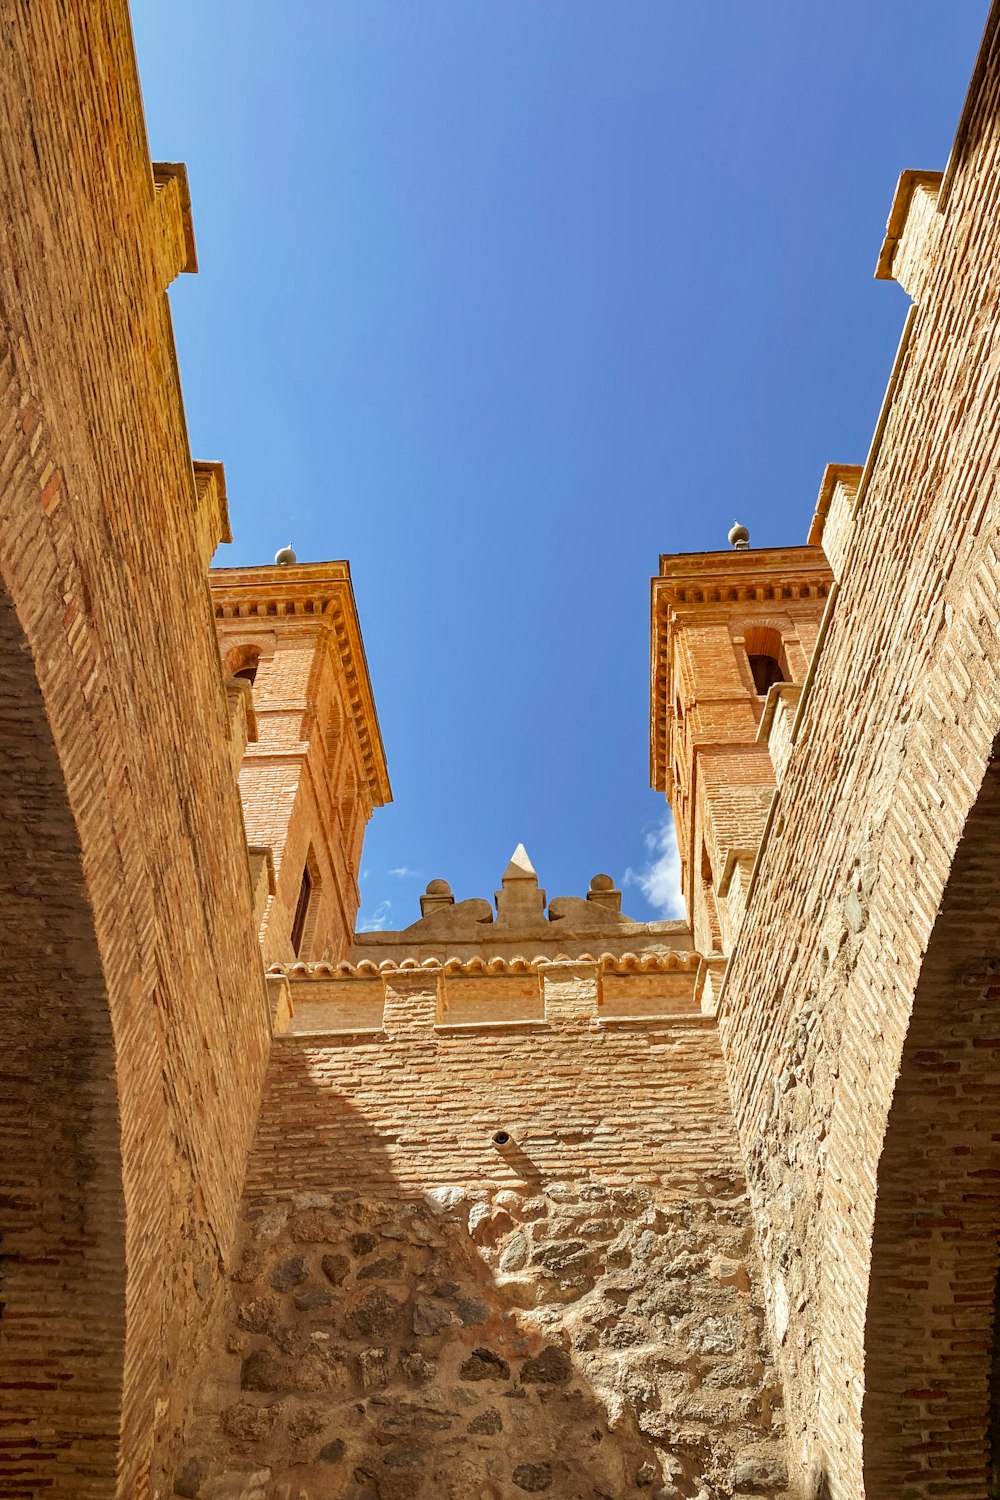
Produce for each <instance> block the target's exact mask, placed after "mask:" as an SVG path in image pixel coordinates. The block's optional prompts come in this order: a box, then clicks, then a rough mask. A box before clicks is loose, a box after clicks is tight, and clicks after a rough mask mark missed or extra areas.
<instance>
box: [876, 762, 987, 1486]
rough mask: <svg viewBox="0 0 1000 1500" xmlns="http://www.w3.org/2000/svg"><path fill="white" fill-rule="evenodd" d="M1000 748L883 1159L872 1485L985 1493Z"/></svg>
mask: <svg viewBox="0 0 1000 1500" xmlns="http://www.w3.org/2000/svg"><path fill="white" fill-rule="evenodd" d="M997 749H998V747H997V746H995V747H994V756H993V759H992V761H991V763H990V766H989V769H988V770H987V773H986V777H985V779H984V782H983V785H982V789H981V791H980V794H979V797H978V800H977V802H976V804H975V806H974V808H973V810H972V812H971V813H970V815H969V818H968V820H967V822H966V825H965V829H964V831H963V836H962V840H961V843H960V844H959V848H958V851H957V854H956V857H955V863H954V865H953V868H952V872H951V876H950V879H949V882H948V886H947V888H946V891H945V894H944V898H943V900H942V903H941V907H940V911H939V915H938V918H937V922H936V924H935V927H934V931H933V934H932V936H931V940H930V943H929V944H928V948H927V953H926V957H925V959H924V963H923V967H922V970H921V976H920V981H919V983H918V986H917V990H916V993H915V996H914V1004H913V1015H912V1020H911V1023H910V1027H909V1031H908V1034H907V1038H906V1042H905V1045H904V1048H903V1055H902V1059H901V1063H900V1072H899V1078H898V1081H897V1084H896V1089H895V1093H894V1097H893V1103H892V1108H891V1110H890V1114H889V1121H888V1128H887V1131H886V1137H885V1143H884V1146H883V1150H882V1156H881V1160H880V1163H879V1170H878V1184H877V1198H876V1209H875V1224H874V1237H873V1247H872V1267H871V1282H870V1291H869V1298H868V1314H867V1321H866V1329H865V1397H864V1405H863V1413H862V1416H863V1430H864V1458H865V1494H866V1500H882V1497H886V1500H888V1497H889V1496H893V1497H896V1496H899V1495H901V1494H903V1495H906V1496H907V1497H913V1500H918V1497H924V1496H927V1497H930V1496H931V1495H934V1496H938V1497H940V1496H947V1495H949V1494H952V1493H953V1494H955V1495H956V1496H958V1495H963V1496H964V1495H969V1494H972V1493H977V1494H985V1493H986V1492H987V1482H986V1475H987V1468H988V1462H989V1455H988V1451H987V1450H988V1427H989V1406H990V1365H991V1346H992V1338H993V1331H992V1324H993V1316H994V1285H995V1280H996V1273H997V1237H998V1233H1000V1077H998V1069H997V1059H998V1049H1000V931H998V928H997V923H996V912H997V910H998V908H1000V760H998V758H997V753H996V751H997ZM970 1486H971V1487H970Z"/></svg>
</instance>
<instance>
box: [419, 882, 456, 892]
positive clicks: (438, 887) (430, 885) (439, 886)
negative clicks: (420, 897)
mask: <svg viewBox="0 0 1000 1500" xmlns="http://www.w3.org/2000/svg"><path fill="white" fill-rule="evenodd" d="M424 894H425V895H427V896H450V895H451V886H450V885H449V884H448V882H447V880H428V882H427V890H426V891H425V893H424Z"/></svg>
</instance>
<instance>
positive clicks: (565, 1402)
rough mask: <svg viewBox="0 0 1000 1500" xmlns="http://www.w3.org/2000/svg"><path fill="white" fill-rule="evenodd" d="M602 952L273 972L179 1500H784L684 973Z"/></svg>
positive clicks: (749, 1284)
mask: <svg viewBox="0 0 1000 1500" xmlns="http://www.w3.org/2000/svg"><path fill="white" fill-rule="evenodd" d="M611 962H612V961H610V960H609V966H608V967H607V968H605V970H604V971H603V972H602V969H601V965H600V964H599V963H598V962H597V961H596V960H594V959H589V960H585V961H579V960H563V961H556V962H547V963H542V964H541V965H533V964H531V963H529V962H527V961H525V960H521V961H520V963H519V964H518V963H510V962H507V961H504V960H496V961H490V960H485V959H481V960H479V961H478V962H473V963H470V962H468V961H459V960H456V961H455V962H454V963H452V964H451V965H448V964H440V963H431V964H429V965H427V964H425V965H421V966H418V965H417V964H416V963H415V962H414V963H412V966H410V967H408V968H401V967H399V966H398V965H396V966H392V965H390V964H384V965H383V966H382V968H381V970H378V969H377V968H376V966H375V965H374V964H370V963H369V964H362V965H359V966H358V968H357V969H355V971H354V972H353V975H352V974H350V973H349V972H347V970H346V967H345V968H343V969H341V970H340V971H339V972H340V975H341V976H342V977H335V975H334V974H333V972H332V971H331V970H330V969H329V968H328V967H326V966H317V970H316V971H314V972H313V973H312V974H304V975H302V977H299V978H295V977H294V973H295V971H294V969H293V970H291V971H290V972H291V973H292V976H293V977H292V978H291V981H290V990H291V1010H292V1012H293V1015H292V1024H298V1025H300V1026H305V1025H312V1024H313V1023H315V1024H316V1025H318V1026H322V1028H323V1029H322V1030H313V1031H312V1032H311V1034H308V1033H307V1034H295V1033H293V1032H288V1033H286V1034H285V1035H283V1036H279V1037H277V1038H276V1039H275V1047H274V1051H273V1056H272V1063H271V1068H270V1072H269V1076H268V1083H267V1090H266V1098H265V1103H264V1108H263V1113H262V1118H261V1124H260V1128H259V1130H258V1134H257V1140H256V1143H255V1146H254V1150H253V1153H252V1158H251V1164H250V1168H249V1175H248V1180H247V1189H246V1195H245V1200H244V1223H243V1237H242V1260H240V1261H238V1263H237V1264H235V1265H234V1268H233V1279H232V1287H231V1300H230V1311H229V1337H228V1343H227V1345H226V1349H225V1351H219V1352H218V1353H217V1354H216V1355H215V1356H214V1357H213V1358H212V1360H211V1361H210V1362H209V1365H208V1366H207V1368H206V1369H205V1371H204V1375H203V1380H202V1385H201V1391H200V1396H199V1414H198V1416H197V1418H196V1420H195V1422H194V1424H193V1426H192V1428H191V1430H190V1434H189V1442H188V1458H187V1467H186V1468H185V1469H184V1470H182V1483H183V1484H184V1485H186V1486H187V1487H186V1488H184V1489H183V1490H182V1493H185V1494H190V1495H195V1496H198V1497H199V1500H217V1497H220V1500H221V1496H223V1495H226V1496H234V1497H235V1496H241V1497H242V1496H245V1497H250V1496H257V1497H260V1500H278V1497H279V1496H283V1495H285V1494H286V1493H287V1491H286V1489H285V1488H284V1486H286V1485H288V1484H289V1483H290V1482H292V1481H293V1480H294V1486H298V1487H299V1488H303V1487H304V1488H306V1489H307V1492H308V1493H309V1495H310V1497H311V1500H323V1497H329V1500H334V1497H338V1500H359V1497H374V1496H378V1497H381V1500H394V1497H400V1500H401V1497H407V1500H408V1497H411V1496H412V1497H417V1496H424V1497H427V1500H431V1497H432V1496H433V1497H435V1500H437V1497H438V1496H443V1497H451V1500H467V1497H469V1496H472V1495H484V1496H490V1497H494V1500H500V1497H503V1500H516V1497H518V1496H520V1495H522V1494H525V1493H536V1492H537V1493H541V1492H547V1493H549V1494H551V1495H552V1496H553V1497H555V1496H559V1497H565V1500H569V1497H572V1496H579V1495H595V1496H596V1495H605V1496H615V1497H617V1496H619V1495H623V1494H626V1493H631V1492H632V1491H633V1490H634V1489H638V1490H639V1491H640V1492H642V1491H643V1490H646V1489H648V1492H649V1493H651V1494H656V1495H658V1496H660V1497H662V1500H672V1497H676V1500H680V1497H682V1496H692V1497H693V1496H696V1495H697V1494H698V1493H699V1490H700V1489H702V1488H703V1487H704V1486H705V1485H710V1486H713V1487H716V1486H717V1487H718V1490H719V1492H720V1493H731V1492H733V1491H734V1490H736V1491H738V1490H740V1489H741V1488H742V1489H743V1490H745V1491H746V1492H748V1493H749V1492H752V1493H754V1494H759V1495H776V1494H779V1493H782V1492H783V1488H784V1466H783V1445H782V1422H781V1412H780V1395H779V1391H778V1388H777V1383H776V1381H775V1379H774V1372H773V1369H772V1366H771V1362H770V1357H769V1354H768V1351H767V1345H766V1340H765V1339H764V1338H763V1335H762V1331H761V1317H762V1314H761V1307H760V1300H759V1287H758V1280H757V1268H756V1260H755V1254H754V1250H753V1243H752V1241H753V1235H752V1228H751V1223H750V1219H749V1215H748V1211H747V1202H746V1198H745V1195H744V1185H743V1179H742V1174H741V1171H740V1167H739V1162H738V1147H737V1142H736V1137H735V1133H734V1131H733V1128H732V1123H731V1113H730V1108H729V1103H728V1099H727V1095H726V1089H725V1080H724V1072H723V1067H722V1059H721V1055H720V1050H719V1046H718V1041H717V1037H716V1035H715V1027H714V1022H713V1020H712V1019H711V1018H710V1017H708V1016H704V1015H702V1014H701V1013H700V1011H699V1009H698V1007H697V1005H696V1003H695V1000H694V985H695V980H696V978H697V973H698V962H699V961H698V959H697V955H690V954H687V953H682V954H674V955H672V956H671V958H670V959H669V960H668V959H666V958H664V957H663V956H659V955H653V956H652V958H651V962H649V963H648V965H647V967H646V968H645V969H643V967H642V955H633V958H632V971H631V974H629V973H628V972H627V965H626V966H625V967H626V972H625V973H623V974H615V973H613V972H612V971H611V967H610V964H611ZM661 965H662V971H660V967H661ZM358 969H360V970H361V971H362V972H360V973H359V972H358ZM491 970H492V972H491ZM604 978H607V979H610V980H611V981H612V984H611V989H612V991H614V988H615V987H614V982H613V981H615V980H617V979H620V980H621V981H622V985H623V986H624V987H625V989H629V988H631V990H632V999H631V1000H629V998H628V996H627V995H625V994H624V993H623V991H621V990H619V991H617V992H615V996H614V1000H615V1004H616V1005H617V1006H618V1007H619V1010H618V1013H616V1014H613V1015H612V1014H609V1013H606V1012H605V1008H604V1006H602V1005H601V1004H600V1003H599V1001H600V998H601V995H600V987H601V983H602V980H603V979H604ZM512 981H513V982H514V983H515V986H517V985H520V986H521V987H522V988H525V989H526V990H528V991H530V990H531V988H532V986H534V989H535V992H536V993H537V992H538V990H539V987H540V989H541V995H542V1009H541V1014H540V1015H536V1016H534V1017H531V1018H524V1017H519V1016H518V1015H517V1013H516V1010H515V1011H513V1012H512V1010H511V1006H512V1004H515V1005H516V1004H517V1003H521V1001H522V1000H523V996H520V995H515V994H513V992H512V991H511V990H510V988H509V986H510V984H511V982H512ZM449 982H450V983H451V984H452V985H456V984H457V985H459V986H465V985H469V986H471V988H470V989H468V990H464V989H463V990H462V991H461V994H462V996H463V1004H465V1006H466V1007H467V1008H466V1010H464V1011H463V1012H462V1013H463V1014H464V1015H466V1016H467V1017H469V1016H470V1010H469V1008H474V1007H478V1008H479V1012H478V1015H477V1013H476V1011H475V1010H474V1009H473V1010H472V1012H471V1018H469V1019H466V1020H464V1021H460V1022H455V1021H454V1019H451V1020H449V1016H451V1017H452V1018H453V1017H454V1015H455V1013H456V1012H455V1010H454V1009H449V1007H448V1005H447V1003H446V1000H447V996H448V994H449V990H448V985H449ZM657 982H658V983H659V988H660V993H659V996H658V997H657V996H656V995H654V994H653V993H652V990H653V989H654V988H655V986H656V985H657ZM491 989H493V990H494V991H495V994H493V995H491ZM310 990H313V991H314V992H315V998H314V999H311V998H310V996H309V992H310ZM682 990H683V993H682ZM352 991H356V992H357V994H356V995H354V996H352V993H351V992H352ZM451 993H454V992H451ZM366 1005H367V1006H369V1007H371V1006H373V1005H375V1006H377V1007H378V1008H379V1009H378V1013H376V1014H373V1013H372V1012H371V1010H369V1012H368V1015H367V1020H368V1023H369V1024H368V1025H367V1026H364V1027H361V1026H358V1024H357V1023H358V1019H359V1017H360V1016H362V1014H363V1011H364V1007H365V1006H366ZM629 1005H634V1006H635V1008H636V1009H635V1011H634V1013H633V1014H632V1015H631V1016H624V1015H622V1014H621V1010H620V1007H626V1008H627V1007H628V1006H629ZM654 1009H656V1010H658V1011H659V1014H653V1013H651V1012H652V1011H653V1010H654ZM310 1011H312V1013H313V1015H312V1021H310V1020H309V1013H310ZM338 1013H339V1014H338ZM602 1013H603V1015H602ZM492 1017H496V1019H493V1018H492ZM338 1019H339V1020H340V1021H341V1022H346V1023H347V1024H346V1025H342V1026H340V1027H338V1026H336V1025H334V1023H335V1022H336V1021H337V1020H338ZM227 1486H229V1487H228V1488H227ZM294 1486H293V1487H294ZM296 1492H297V1491H296Z"/></svg>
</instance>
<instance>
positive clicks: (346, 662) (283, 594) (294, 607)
mask: <svg viewBox="0 0 1000 1500" xmlns="http://www.w3.org/2000/svg"><path fill="white" fill-rule="evenodd" d="M210 581H211V585H212V600H213V604H214V606H215V616H216V619H227V620H234V619H235V620H245V621H246V622H247V624H248V625H250V626H252V625H253V624H256V623H260V624H266V622H267V621H268V620H269V619H278V618H280V619H282V620H286V621H287V620H289V619H295V620H297V619H301V620H302V622H303V624H312V625H319V626H320V627H321V628H322V629H325V630H327V631H328V632H329V637H330V642H331V645H332V646H333V648H334V650H335V651H336V653H337V656H338V658H339V661H340V665H341V669H342V671H343V675H344V681H345V683H346V686H347V694H348V699H349V701H350V707H351V718H352V721H353V723H354V728H355V731H356V733H357V737H358V744H359V746H360V750H361V759H362V763H363V766H364V772H365V780H366V783H367V787H368V794H369V796H370V798H371V802H372V805H373V806H374V807H384V806H385V804H386V803H387V802H391V801H392V790H391V788H390V786H389V775H388V771H387V769H386V763H385V749H384V747H383V744H382V733H381V730H380V729H379V722H378V714H377V712H376V709H375V698H374V695H373V693H372V686H371V678H370V677H369V675H368V663H367V661H366V659H365V648H364V642H363V640H362V638H361V627H360V624H359V622H358V611H357V605H356V603H355V599H354V589H353V587H352V584H351V569H350V565H349V564H348V563H346V562H323V563H294V564H292V565H286V566H281V567H276V566H272V567H261V568H214V569H213V570H212V572H211V574H210Z"/></svg>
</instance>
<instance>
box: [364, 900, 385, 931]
mask: <svg viewBox="0 0 1000 1500" xmlns="http://www.w3.org/2000/svg"><path fill="white" fill-rule="evenodd" d="M391 915H392V902H391V901H380V902H379V903H378V905H377V906H376V907H375V908H374V910H373V911H372V912H371V913H370V914H369V915H368V916H362V918H361V921H360V922H359V923H358V931H359V932H385V930H386V928H387V927H388V925H389V918H390V916H391Z"/></svg>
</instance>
